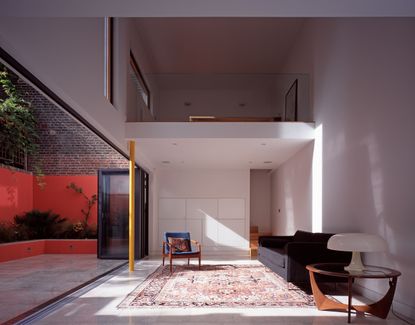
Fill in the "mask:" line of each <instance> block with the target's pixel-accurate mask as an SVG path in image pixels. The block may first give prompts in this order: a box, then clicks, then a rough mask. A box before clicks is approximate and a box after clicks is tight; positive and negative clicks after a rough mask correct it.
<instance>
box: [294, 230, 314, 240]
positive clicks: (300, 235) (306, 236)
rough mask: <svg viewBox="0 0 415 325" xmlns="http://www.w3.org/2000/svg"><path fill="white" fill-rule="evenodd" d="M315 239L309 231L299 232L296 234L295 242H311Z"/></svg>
mask: <svg viewBox="0 0 415 325" xmlns="http://www.w3.org/2000/svg"><path fill="white" fill-rule="evenodd" d="M312 239H313V233H312V232H309V231H303V230H297V231H296V232H295V234H294V240H293V241H296V242H311V241H312Z"/></svg>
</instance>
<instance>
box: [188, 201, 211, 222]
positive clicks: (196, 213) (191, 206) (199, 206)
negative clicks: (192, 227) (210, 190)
mask: <svg viewBox="0 0 415 325" xmlns="http://www.w3.org/2000/svg"><path fill="white" fill-rule="evenodd" d="M217 215H218V200H217V199H187V200H186V218H187V219H203V218H205V217H206V216H209V217H213V218H217Z"/></svg>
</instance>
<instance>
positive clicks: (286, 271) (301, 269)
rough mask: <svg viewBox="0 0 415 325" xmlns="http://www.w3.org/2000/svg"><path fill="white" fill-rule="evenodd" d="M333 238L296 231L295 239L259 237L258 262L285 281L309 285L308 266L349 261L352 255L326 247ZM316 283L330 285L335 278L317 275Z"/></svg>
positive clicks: (329, 235) (328, 235)
mask: <svg viewBox="0 0 415 325" xmlns="http://www.w3.org/2000/svg"><path fill="white" fill-rule="evenodd" d="M332 235H333V234H327V233H311V232H308V231H302V230H298V231H297V232H296V233H295V234H294V236H261V237H259V250H258V260H259V261H260V262H261V263H262V264H264V265H265V266H267V267H269V268H270V269H271V270H273V271H274V272H275V273H277V274H279V275H280V276H282V277H283V278H284V279H285V280H286V281H288V282H292V283H295V284H309V283H310V278H309V275H308V271H307V270H306V268H305V267H306V265H307V264H313V263H325V262H339V263H349V262H350V259H351V256H352V255H351V253H349V252H340V251H333V250H329V249H328V248H327V241H328V240H329V238H330V237H331V236H332ZM317 280H318V281H324V282H331V281H337V280H338V279H336V278H333V277H322V276H320V277H318V278H317Z"/></svg>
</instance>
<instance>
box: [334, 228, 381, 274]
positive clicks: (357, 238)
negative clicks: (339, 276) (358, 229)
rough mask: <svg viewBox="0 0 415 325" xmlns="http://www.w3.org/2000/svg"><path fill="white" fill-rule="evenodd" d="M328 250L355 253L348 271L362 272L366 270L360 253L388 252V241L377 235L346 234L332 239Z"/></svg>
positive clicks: (346, 268) (347, 267)
mask: <svg viewBox="0 0 415 325" xmlns="http://www.w3.org/2000/svg"><path fill="white" fill-rule="evenodd" d="M327 248H328V249H332V250H336V251H345V252H353V255H352V260H351V261H350V264H349V265H348V266H345V268H344V269H345V270H346V271H350V272H353V271H354V272H361V271H363V270H364V269H365V266H364V265H363V263H362V258H361V257H360V252H382V251H386V250H387V244H386V241H385V240H384V239H383V238H382V237H379V236H377V235H371V234H364V233H345V234H337V235H333V236H331V237H330V239H329V241H328V242H327Z"/></svg>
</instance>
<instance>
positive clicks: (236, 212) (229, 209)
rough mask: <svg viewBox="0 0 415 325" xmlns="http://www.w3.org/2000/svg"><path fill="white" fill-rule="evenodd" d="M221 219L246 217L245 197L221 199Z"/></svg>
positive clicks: (219, 212)
mask: <svg viewBox="0 0 415 325" xmlns="http://www.w3.org/2000/svg"><path fill="white" fill-rule="evenodd" d="M218 206H219V211H218V214H219V219H245V199H219V204H218Z"/></svg>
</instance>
